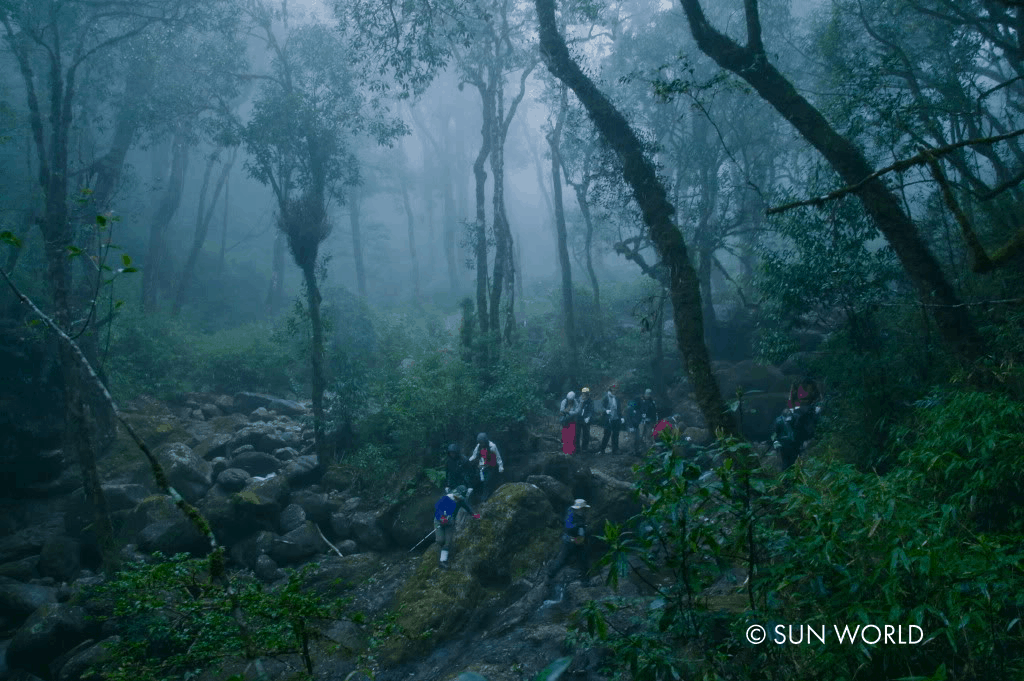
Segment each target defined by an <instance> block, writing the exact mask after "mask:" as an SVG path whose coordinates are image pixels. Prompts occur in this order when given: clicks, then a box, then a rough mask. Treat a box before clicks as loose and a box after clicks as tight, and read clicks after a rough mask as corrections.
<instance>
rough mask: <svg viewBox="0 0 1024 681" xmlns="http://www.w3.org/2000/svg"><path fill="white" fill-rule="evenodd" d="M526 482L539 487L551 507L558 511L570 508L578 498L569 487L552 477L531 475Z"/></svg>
mask: <svg viewBox="0 0 1024 681" xmlns="http://www.w3.org/2000/svg"><path fill="white" fill-rule="evenodd" d="M526 482H528V483H530V484H531V485H536V486H537V487H539V488H540V489H541V491H543V492H544V494H545V495H546V496H547V498H548V501H549V502H551V506H552V507H553V508H556V509H561V508H568V507H569V506H570V505H572V502H573V500H574V499H575V498H576V497H574V496H573V495H572V490H570V489H569V487H568V486H567V485H565V484H564V483H561V482H559V481H558V480H555V479H554V478H552V477H551V476H550V475H531V476H530V477H528V478H526Z"/></svg>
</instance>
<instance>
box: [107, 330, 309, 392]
mask: <svg viewBox="0 0 1024 681" xmlns="http://www.w3.org/2000/svg"><path fill="white" fill-rule="evenodd" d="M111 336H112V337H111V344H110V355H109V357H108V358H107V361H106V367H107V372H108V374H109V375H110V380H111V387H112V389H113V391H114V394H115V396H117V397H119V398H122V399H124V398H131V397H134V396H136V395H140V394H149V395H155V396H158V397H171V396H173V395H176V394H180V393H183V392H190V391H213V392H224V393H233V392H238V391H242V390H260V391H266V392H274V393H279V394H280V393H287V392H290V391H291V390H292V389H293V386H294V385H295V383H296V381H297V380H299V379H300V378H301V377H302V376H303V373H302V370H301V367H297V366H296V362H295V359H294V351H293V349H292V348H290V347H289V346H288V345H287V344H286V343H285V341H284V339H283V338H282V337H281V334H279V333H275V332H274V331H273V330H272V329H270V328H268V327H267V326H266V325H263V324H248V325H243V326H238V327H234V328H230V329H225V330H221V331H214V332H212V333H205V334H204V333H202V332H201V331H200V330H199V329H196V328H194V327H193V326H191V325H189V324H188V323H187V322H185V321H182V320H179V319H174V318H171V317H167V316H164V315H161V314H150V315H143V314H141V313H138V312H131V313H128V314H125V315H124V316H122V317H121V318H119V319H117V320H116V321H115V323H114V325H113V329H112V334H111Z"/></svg>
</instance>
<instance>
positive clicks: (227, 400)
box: [213, 395, 235, 414]
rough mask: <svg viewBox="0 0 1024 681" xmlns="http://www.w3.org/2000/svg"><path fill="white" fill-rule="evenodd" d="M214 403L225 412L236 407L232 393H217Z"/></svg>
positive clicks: (229, 411) (227, 412)
mask: <svg viewBox="0 0 1024 681" xmlns="http://www.w3.org/2000/svg"><path fill="white" fill-rule="evenodd" d="M213 403H214V404H215V405H216V406H217V407H218V408H219V409H220V410H221V411H223V412H224V413H226V414H229V413H231V412H232V411H234V409H235V398H233V397H231V395H217V397H215V398H213Z"/></svg>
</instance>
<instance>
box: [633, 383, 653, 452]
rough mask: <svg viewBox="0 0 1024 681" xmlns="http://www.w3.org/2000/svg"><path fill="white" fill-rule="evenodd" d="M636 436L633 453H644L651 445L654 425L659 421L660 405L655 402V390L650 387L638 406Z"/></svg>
mask: <svg viewBox="0 0 1024 681" xmlns="http://www.w3.org/2000/svg"><path fill="white" fill-rule="evenodd" d="M635 418H636V421H637V424H636V437H634V438H633V453H634V454H636V455H639V454H642V453H643V451H646V450H647V449H649V448H650V446H651V440H652V438H653V436H654V425H655V424H656V423H657V422H658V405H657V404H655V402H654V391H653V390H651V389H650V388H648V389H647V390H645V391H644V396H643V397H642V398H640V402H639V403H637V406H636V417H635ZM641 450H643V451H641Z"/></svg>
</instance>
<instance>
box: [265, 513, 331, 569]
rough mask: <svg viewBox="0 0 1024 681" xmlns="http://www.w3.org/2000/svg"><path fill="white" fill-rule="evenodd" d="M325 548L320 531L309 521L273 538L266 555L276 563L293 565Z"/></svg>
mask: <svg viewBox="0 0 1024 681" xmlns="http://www.w3.org/2000/svg"><path fill="white" fill-rule="evenodd" d="M324 548H326V546H325V545H324V541H323V539H321V538H320V533H319V532H317V530H316V527H315V526H314V525H313V523H311V522H308V521H307V522H304V523H303V524H302V525H300V526H299V527H297V528H295V529H294V530H292V531H291V532H288V533H286V534H284V535H282V536H280V537H277V538H276V539H274V541H273V542H271V544H270V549H269V550H268V551H267V555H268V556H270V557H271V558H273V559H274V562H275V563H277V564H278V565H294V564H296V563H301V562H302V561H304V560H308V559H309V558H312V557H313V556H315V555H316V554H318V553H320V552H321V551H323V549H324Z"/></svg>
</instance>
